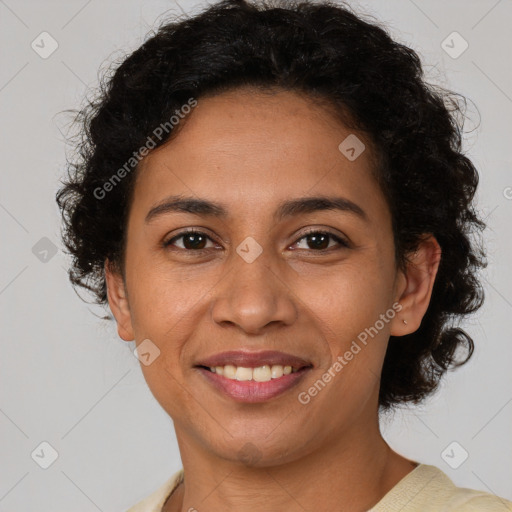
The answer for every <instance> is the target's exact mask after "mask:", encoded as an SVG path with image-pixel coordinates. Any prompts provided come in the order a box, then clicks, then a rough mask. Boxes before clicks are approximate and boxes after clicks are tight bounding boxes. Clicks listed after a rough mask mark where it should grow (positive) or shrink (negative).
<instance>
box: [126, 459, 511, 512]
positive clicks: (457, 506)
mask: <svg viewBox="0 0 512 512" xmlns="http://www.w3.org/2000/svg"><path fill="white" fill-rule="evenodd" d="M182 479H183V469H180V470H179V471H178V472H176V473H175V474H174V475H173V476H172V477H171V478H169V480H167V481H166V482H165V483H164V484H163V485H162V486H161V487H160V488H159V489H157V490H156V491H155V492H154V493H153V494H151V495H150V496H148V497H147V498H145V499H144V500H142V501H140V502H139V503H137V505H135V506H134V507H132V508H130V509H129V510H128V511H127V512H161V511H162V507H163V504H164V503H165V501H166V499H167V497H168V496H169V495H170V494H171V493H172V492H173V491H174V489H175V488H176V487H178V485H179V483H180V482H181V481H182ZM487 511H489V512H490V511H492V512H512V502H511V501H508V500H505V499H503V498H499V497H498V496H495V495H494V494H489V493H486V492H483V491H475V490H473V489H466V488H463V487H457V486H456V485H455V484H454V483H453V482H452V481H451V480H450V478H449V477H448V476H447V475H446V474H445V473H443V472H442V471H441V470H440V469H439V468H437V467H436V466H429V465H428V464H420V465H418V466H417V467H416V468H414V469H413V470H412V471H411V472H410V473H408V474H407V475H406V476H405V477H404V478H402V480H400V481H399V482H398V483H397V484H396V485H395V486H394V487H393V488H392V489H391V490H390V491H389V492H388V493H387V494H386V495H385V496H384V497H383V498H382V499H381V500H380V501H379V502H378V503H377V504H376V505H375V506H374V507H372V508H371V509H370V510H369V511H368V512H487Z"/></svg>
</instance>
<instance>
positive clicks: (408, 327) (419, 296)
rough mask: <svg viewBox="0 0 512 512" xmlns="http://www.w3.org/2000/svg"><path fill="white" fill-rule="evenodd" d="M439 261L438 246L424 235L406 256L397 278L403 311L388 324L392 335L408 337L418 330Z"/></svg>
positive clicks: (399, 300)
mask: <svg viewBox="0 0 512 512" xmlns="http://www.w3.org/2000/svg"><path fill="white" fill-rule="evenodd" d="M440 261H441V247H440V246H439V243H438V242H437V240H436V239H435V237H434V236H433V235H427V236H425V238H424V239H423V240H422V241H421V242H420V244H419V246H418V249H417V250H416V251H415V252H414V253H411V254H410V255H409V257H408V263H407V268H406V271H405V273H404V272H401V275H400V280H401V283H400V288H399V290H398V293H399V296H398V298H397V301H398V302H399V303H400V305H401V306H402V308H401V310H400V313H398V314H397V315H396V317H395V318H394V319H393V322H392V324H391V335H392V336H404V335H405V334H411V333H413V332H415V331H416V330H417V329H418V328H419V326H420V324H421V321H422V319H423V316H424V315H425V313H426V311H427V309H428V305H429V304H430V299H431V296H432V290H433V288H434V282H435V279H436V275H437V271H438V269H439V264H440Z"/></svg>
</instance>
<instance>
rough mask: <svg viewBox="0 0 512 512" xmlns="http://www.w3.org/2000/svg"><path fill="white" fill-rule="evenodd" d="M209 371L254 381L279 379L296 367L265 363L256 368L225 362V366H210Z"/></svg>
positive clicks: (231, 377) (235, 378)
mask: <svg viewBox="0 0 512 512" xmlns="http://www.w3.org/2000/svg"><path fill="white" fill-rule="evenodd" d="M210 371H211V372H213V373H218V374H219V375H223V376H224V377H226V378H228V379H231V380H239V381H244V380H254V381H255V382H268V381H269V380H272V379H279V378H280V377H282V376H283V375H288V374H290V373H295V372H297V371H298V370H297V368H292V367H291V366H282V365H280V364H274V365H272V366H270V365H268V364H266V365H263V366H258V367H257V368H245V367H244V366H233V365H232V364H227V365H226V366H212V367H210Z"/></svg>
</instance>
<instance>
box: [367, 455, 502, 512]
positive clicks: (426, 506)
mask: <svg viewBox="0 0 512 512" xmlns="http://www.w3.org/2000/svg"><path fill="white" fill-rule="evenodd" d="M398 511H402V512H420V511H421V512H482V511H483V512H487V511H489V512H493V511H496V512H512V502H510V501H508V500H506V499H504V498H500V497H499V496H495V495H494V494H490V493H486V492H483V491H477V490H475V489H467V488H464V487H457V486H456V485H455V484H454V483H453V482H452V480H451V479H450V478H449V477H448V476H447V475H446V474H445V473H444V472H443V471H441V470H440V469H439V468H437V467H436V466H431V465H428V464H420V465H418V466H417V467H416V468H415V469H414V470H413V471H411V472H410V473H409V474H408V475H406V476H405V477H404V478H403V479H402V480H400V482H398V484H396V485H395V487H393V489H391V490H390V491H389V492H388V493H387V494H386V495H385V496H384V497H383V498H382V499H381V500H380V501H379V502H378V503H377V504H376V505H375V506H374V507H373V508H372V509H371V510H370V511H368V512H398Z"/></svg>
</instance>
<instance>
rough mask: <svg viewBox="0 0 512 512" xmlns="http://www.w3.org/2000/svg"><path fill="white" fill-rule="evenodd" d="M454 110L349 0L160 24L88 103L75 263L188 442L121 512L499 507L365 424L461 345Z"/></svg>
mask: <svg viewBox="0 0 512 512" xmlns="http://www.w3.org/2000/svg"><path fill="white" fill-rule="evenodd" d="M460 112H461V110H460V108H459V104H458V103H457V101H456V100H455V95H453V94H451V93H449V92H448V91H444V90H442V89H439V88H437V89H436V88H434V87H432V86H430V85H427V84H426V83H425V82H424V81H423V80H422V70H421V64H420V61H419V59H418V57H417V55H416V54H415V53H414V52H413V51H412V50H411V49H409V48H407V47H404V46H402V45H400V44H398V43H396V42H394V41H393V40H392V39H391V38H390V37H389V35H388V34H387V33H386V32H385V31H384V30H383V29H381V28H380V27H378V26H377V25H375V24H370V23H368V22H365V21H363V20H362V19H360V18H359V17H357V16H356V15H354V14H353V13H352V12H351V11H350V10H349V9H348V8H345V7H342V6H339V5H336V4H329V3H325V2H324V3H319V2H315V3H311V2H303V3H292V2H274V4H270V3H267V4H258V5H256V4H250V3H248V2H246V1H245V0H225V1H223V2H220V3H218V4H216V5H213V6H212V7H211V8H209V9H207V10H205V11H204V12H202V13H200V14H199V15H196V16H195V17H192V18H189V19H186V20H184V21H181V22H179V23H169V24H167V25H164V26H162V27H161V28H160V30H159V31H158V33H157V34H156V35H154V36H153V37H152V38H150V39H149V40H147V41H146V42H145V43H144V44H143V45H142V46H141V47H140V48H139V49H138V50H136V51H135V52H134V53H133V54H132V55H130V56H129V58H127V59H126V60H125V61H124V62H123V63H122V65H120V67H119V68H118V69H117V70H116V72H115V73H114V74H113V76H112V77H111V78H109V80H108V83H107V84H106V87H105V88H104V89H103V90H102V92H101V94H100V95H99V97H98V98H97V100H96V101H95V102H93V103H92V104H91V105H90V106H89V107H88V108H86V109H84V110H83V111H82V112H81V116H80V117H79V119H80V120H81V121H82V123H83V130H84V132H83V133H84V135H85V136H84V138H83V141H82V144H81V145H80V147H79V149H80V151H79V154H80V158H79V160H78V161H76V162H74V163H72V164H71V166H70V173H69V178H68V180H67V182H66V183H65V184H64V186H63V187H62V189H61V190H60V191H59V193H58V197H57V200H58V203H59V206H60V207H61V209H62V211H63V216H64V220H65V230H64V235H63V237H64V242H65V243H66V246H67V248H68V250H69V251H70V253H71V254H72V255H73V256H74V261H73V266H72V268H71V270H70V278H71V280H72V282H73V283H74V284H76V285H79V286H84V287H86V288H88V289H89V290H91V291H92V292H93V293H94V294H95V297H96V301H97V302H98V303H99V304H107V303H108V305H109V307H110V309H111V311H112V313H113V315H114V317H115V320H116V322H117V329H118V333H119V336H120V337H121V338H122V339H123V340H126V341H132V340H135V341H136V343H137V355H138V357H139V359H140V361H141V363H142V364H141V368H142V371H143V374H144V377H145V379H146V381H147V383H148V386H149V388H150V389H151V391H152V393H153V394H154V396H155V397H156V399H157V400H158V402H159V403H160V404H161V406H162V407H163V408H164V410H165V411H166V412H167V413H168V414H169V416H170V417H171V418H172V420H173V422H174V426H175V431H176V436H177V440H178V444H179V448H180V454H181V458H182V462H183V469H182V470H181V471H180V472H178V473H177V474H175V475H173V476H172V477H171V478H170V479H169V480H168V481H167V482H165V484H164V485H163V486H161V487H160V488H159V489H157V490H156V491H155V493H153V494H152V495H151V496H149V497H147V498H146V499H145V500H144V501H142V502H141V503H139V504H137V505H136V506H135V507H133V508H131V509H130V510H131V512H142V511H163V512H177V511H193V510H198V511H202V510H208V511H209V512H211V511H224V512H225V511H234V510H236V511H237V512H242V511H246V510H251V511H252V510H265V511H283V510H286V511H302V510H350V511H367V510H372V511H374V512H383V511H389V510H397V511H398V510H403V511H413V510H415V511H416V510H421V511H434V510H435V511H439V510H446V511H448V510H449V511H455V510H457V511H473V510H475V511H476V510H478V511H481V510H496V511H498V510H512V503H511V502H508V501H506V500H505V499H502V498H499V497H496V496H494V495H491V494H487V493H483V492H480V491H476V490H470V489H462V488H458V487H456V486H455V485H454V484H453V483H452V482H451V480H450V479H449V478H448V477H447V476H446V475H445V474H444V473H443V472H442V471H441V470H440V469H439V468H437V467H435V466H430V465H426V464H422V463H420V462H417V461H412V460H409V459H407V458H406V457H403V456H402V455H400V454H398V453H397V452H395V451H393V450H392V449H391V447H390V446H389V445H388V444H387V443H386V442H385V441H384V439H383V437H382V435H381V433H380V430H379V412H380V411H385V410H388V409H391V408H393V407H395V406H397V405H399V404H405V403H408V402H412V403H419V402H420V401H421V400H422V399H424V398H425V397H427V396H428V395H430V394H431V393H433V392H434V390H435V389H436V387H437V385H438V383H439V381H440V379H441V377H442V376H443V374H444V373H445V372H446V370H447V369H448V368H449V367H451V366H457V365H460V364H463V363H464V362H465V361H467V359H469V357H470V356H471V353H472V351H473V341H472V339H471V338H470V337H469V335H468V334H467V333H465V332H464V331H463V330H461V329H460V328H458V327H457V326H456V323H455V321H456V320H459V319H460V318H462V317H464V316H465V315H468V314H469V313H472V312H474V311H475V310H477V309H478V308H479V307H480V305H481V303H482V300H483V294H482V290H481V286H480V283H479V281H478V280H477V278H476V272H477V270H478V269H479V268H480V267H482V266H484V265H485V262H484V252H483V250H482V249H481V248H480V247H479V246H478V245H477V244H476V242H475V241H474V240H472V239H471V238H470V232H472V231H475V230H480V229H482V228H483V227H484V223H483V221H482V220H481V219H479V217H478V215H477V213H476V211H475V209H474V205H473V196H474V194H475V191H476V187H477V183H478V174H477V171H476V169H475V168H474V166H473V164H472V162H471V161H470V160H469V159H468V158H467V157H465V156H464V155H463V154H462V152H461V130H462V125H461V123H460V119H459V118H458V117H457V114H459V113H460ZM461 347H462V348H464V347H465V348H466V351H467V355H466V359H465V360H463V361H457V360H456V359H455V351H456V349H460V348H461ZM459 352H460V351H459Z"/></svg>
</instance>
